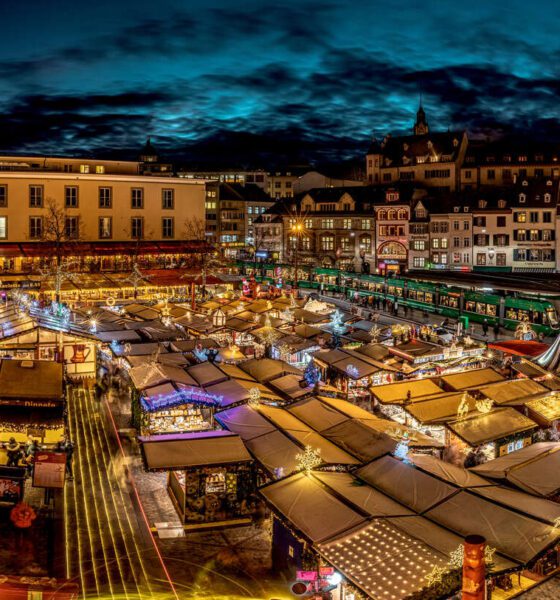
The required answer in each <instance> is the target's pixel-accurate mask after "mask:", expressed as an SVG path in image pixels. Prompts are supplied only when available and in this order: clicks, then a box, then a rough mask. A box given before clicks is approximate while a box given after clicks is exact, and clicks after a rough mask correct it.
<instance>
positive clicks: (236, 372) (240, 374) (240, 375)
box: [220, 363, 256, 381]
mask: <svg viewBox="0 0 560 600" xmlns="http://www.w3.org/2000/svg"><path fill="white" fill-rule="evenodd" d="M220 369H221V370H222V371H223V372H224V373H225V374H226V375H229V377H231V378H232V379H244V380H245V381H256V380H255V379H254V377H251V375H249V374H248V373H245V371H242V370H241V369H240V368H239V367H238V366H237V365H229V364H226V363H222V364H220Z"/></svg>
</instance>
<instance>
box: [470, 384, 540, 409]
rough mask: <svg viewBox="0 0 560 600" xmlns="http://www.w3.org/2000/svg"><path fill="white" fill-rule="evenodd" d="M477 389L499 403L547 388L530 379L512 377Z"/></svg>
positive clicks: (524, 396) (510, 401)
mask: <svg viewBox="0 0 560 600" xmlns="http://www.w3.org/2000/svg"><path fill="white" fill-rule="evenodd" d="M478 391H479V392H480V393H482V394H484V396H486V398H489V399H490V400H493V401H494V403H495V404H498V405H500V404H514V403H515V401H516V400H520V399H521V398H527V397H528V396H533V395H535V394H542V393H543V392H546V391H547V389H546V388H545V387H544V386H542V385H540V384H539V383H537V382H536V381H533V380H531V379H512V380H508V381H499V382H498V383H491V384H490V385H484V386H482V387H479V388H478Z"/></svg>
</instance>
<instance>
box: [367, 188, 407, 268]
mask: <svg viewBox="0 0 560 600" xmlns="http://www.w3.org/2000/svg"><path fill="white" fill-rule="evenodd" d="M411 192H412V190H411V188H405V189H403V188H401V189H396V188H388V189H386V190H385V191H384V195H382V197H380V198H379V197H378V198H377V199H376V200H375V202H374V211H373V213H374V219H375V246H376V247H375V272H377V273H382V274H383V275H387V274H389V273H391V272H392V273H402V272H404V271H406V270H407V268H408V254H409V237H408V236H409V227H408V225H409V220H410V204H411V200H412V193H411Z"/></svg>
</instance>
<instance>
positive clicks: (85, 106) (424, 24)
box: [0, 0, 560, 162]
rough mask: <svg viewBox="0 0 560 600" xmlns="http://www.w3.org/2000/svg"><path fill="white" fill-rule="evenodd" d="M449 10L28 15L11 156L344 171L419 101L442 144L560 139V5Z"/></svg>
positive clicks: (285, 8)
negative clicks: (137, 158)
mask: <svg viewBox="0 0 560 600" xmlns="http://www.w3.org/2000/svg"><path fill="white" fill-rule="evenodd" d="M446 4H447V3H446V2H442V1H441V0H424V1H423V2H409V3H403V2H402V1H399V2H397V1H394V0H365V1H363V2H358V3H353V4H351V5H350V4H349V3H346V2H342V1H340V0H339V1H337V0H331V1H330V2H318V1H317V0H309V1H307V0H299V1H296V0H284V2H271V3H265V2H263V1H257V0H247V1H245V2H241V3H232V2H229V1H228V2H226V1H222V2H220V1H212V0H208V1H206V2H203V1H202V0H190V1H189V2H188V3H180V2H174V1H172V0H159V1H158V2H157V3H154V2H148V1H147V0H135V1H134V2H133V1H132V0H121V1H119V2H114V1H113V2H110V1H109V0H99V1H98V2H96V3H95V4H94V5H88V7H87V9H84V8H80V7H79V6H76V3H75V2H70V1H69V0H58V1H56V2H55V1H54V0H51V1H47V0H43V1H41V0H34V1H31V2H27V3H25V10H24V8H22V7H21V6H20V5H19V4H15V5H14V6H13V7H11V8H9V9H6V10H5V11H4V12H5V14H4V21H3V30H4V32H5V34H4V35H3V37H2V38H1V39H0V109H1V112H0V150H1V151H25V152H58V153H60V152H79V151H84V150H87V151H90V152H92V153H99V152H104V151H114V150H118V149H121V150H122V151H123V152H126V151H130V152H132V149H133V148H135V147H137V146H138V145H139V144H140V143H141V141H142V139H143V138H144V137H145V135H147V134H151V135H152V136H153V137H154V139H155V140H156V142H157V143H158V144H159V146H160V147H161V148H162V149H164V150H166V151H168V152H169V153H171V152H174V153H175V154H181V153H183V154H185V155H186V156H187V157H189V158H192V159H196V157H197V156H200V157H207V156H208V157H210V158H211V157H212V156H219V157H220V159H223V160H224V161H227V158H228V155H229V156H230V157H233V156H235V157H237V158H238V159H240V158H242V159H243V161H245V162H250V161H256V160H260V159H266V160H275V157H276V158H277V159H288V158H290V157H292V158H294V159H298V160H299V159H302V160H303V159H314V160H325V159H333V158H336V157H340V158H347V157H349V156H352V155H355V154H360V152H362V151H363V149H365V148H366V147H367V141H368V139H369V138H370V137H371V135H372V134H375V135H377V136H380V135H384V134H385V133H388V132H392V133H399V132H403V131H406V130H408V129H409V128H410V126H411V123H412V121H413V118H414V112H415V110H416V106H417V102H418V97H419V94H420V92H422V94H423V98H424V105H425V107H426V110H427V113H428V118H429V120H430V124H431V125H432V127H433V128H436V129H437V128H441V129H446V128H448V127H465V128H468V129H469V130H470V131H471V132H474V133H475V134H476V133H479V134H484V135H492V134H494V133H496V132H508V131H512V130H522V131H528V130H532V131H534V132H536V133H537V134H539V135H549V136H550V135H554V136H556V135H557V132H558V131H559V129H560V127H559V126H558V120H559V119H560V117H559V114H558V109H557V99H558V96H559V92H560V89H559V88H560V83H559V73H558V70H559V67H558V65H559V64H560V62H559V60H558V59H559V58H560V41H559V40H558V36H557V33H556V28H555V23H556V22H557V18H558V17H559V16H560V5H558V6H557V5H556V4H554V3H549V2H546V3H544V2H543V1H542V0H535V1H534V2H533V3H532V5H531V11H527V6H526V3H525V2H521V0H508V1H507V2H506V1H500V0H495V1H493V2H492V1H488V0H487V1H482V0H471V2H469V3H468V5H464V6H462V5H461V6H457V3H453V4H451V3H449V5H448V6H447V5H446ZM539 4H542V5H541V6H539ZM54 6H56V10H53V7H54Z"/></svg>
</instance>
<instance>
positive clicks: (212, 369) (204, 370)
mask: <svg viewBox="0 0 560 600" xmlns="http://www.w3.org/2000/svg"><path fill="white" fill-rule="evenodd" d="M187 373H188V375H189V376H190V377H192V378H194V380H195V381H196V382H197V384H198V385H201V386H208V385H214V384H215V383H220V382H222V381H226V380H227V379H228V376H227V375H226V374H225V373H224V372H223V371H221V370H220V369H218V367H216V365H213V364H212V363H211V362H208V361H205V362H202V363H199V364H198V365H193V366H192V367H188V368H187Z"/></svg>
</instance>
